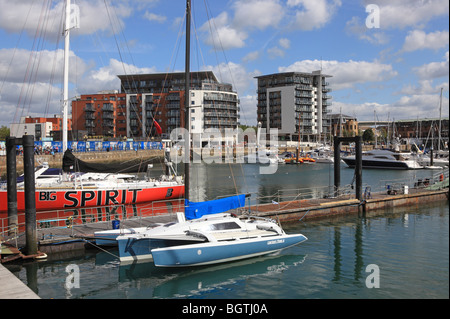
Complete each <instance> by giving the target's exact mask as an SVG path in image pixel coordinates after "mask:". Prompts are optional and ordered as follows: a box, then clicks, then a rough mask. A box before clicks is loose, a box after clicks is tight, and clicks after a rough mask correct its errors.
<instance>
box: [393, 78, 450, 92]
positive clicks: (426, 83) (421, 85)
mask: <svg viewBox="0 0 450 319" xmlns="http://www.w3.org/2000/svg"><path fill="white" fill-rule="evenodd" d="M441 88H443V89H444V91H448V88H449V86H448V82H442V83H439V84H435V85H434V86H433V80H421V81H419V82H418V84H417V85H405V86H404V87H403V88H402V89H401V90H400V92H399V94H404V95H415V94H416V95H417V94H419V95H424V94H425V95H426V94H431V95H432V94H437V92H440V89H441Z"/></svg>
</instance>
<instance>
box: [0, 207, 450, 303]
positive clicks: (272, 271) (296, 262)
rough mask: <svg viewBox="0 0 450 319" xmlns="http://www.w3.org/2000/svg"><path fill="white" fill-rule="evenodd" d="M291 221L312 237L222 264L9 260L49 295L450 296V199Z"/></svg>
mask: <svg viewBox="0 0 450 319" xmlns="http://www.w3.org/2000/svg"><path fill="white" fill-rule="evenodd" d="M284 229H285V230H286V232H287V233H296V232H301V233H304V234H306V235H307V236H308V241H306V242H305V243H302V244H301V245H298V246H294V247H291V248H289V249H286V250H284V251H282V252H281V253H280V254H279V255H276V256H266V257H259V258H252V259H247V260H243V261H237V262H232V263H227V264H220V265H215V266H205V267H199V268H195V267H193V268H183V269H166V268H157V267H155V266H154V265H153V264H152V263H135V264H128V265H121V264H120V263H119V261H118V259H117V250H108V251H107V252H98V251H89V252H88V253H84V252H83V253H82V254H81V255H65V256H58V257H57V259H56V260H52V259H49V260H47V261H42V262H27V263H23V264H15V265H11V264H6V266H7V267H8V268H10V269H11V270H12V271H13V272H14V273H15V274H16V275H17V276H18V277H19V278H20V279H21V280H22V281H24V282H26V283H27V284H28V285H29V286H30V287H31V288H32V289H33V290H34V291H35V292H36V293H38V294H39V295H40V296H41V297H42V298H64V297H68V298H185V297H190V298H346V297H349V298H391V297H394V298H418V297H420V298H422V297H425V298H428V297H431V298H436V297H437V298H442V297H446V298H448V252H449V251H448V233H449V229H448V203H445V204H442V203H438V204H435V205H426V206H425V205H424V206H422V205H421V206H417V207H404V208H395V209H392V211H390V212H389V213H386V212H384V211H375V212H368V213H367V214H366V216H365V217H359V216H357V215H354V216H347V217H338V218H334V219H327V220H323V221H308V222H307V223H304V222H301V223H287V224H285V225H284ZM94 252H95V253H94ZM70 264H76V265H78V266H79V267H80V277H81V278H80V279H81V280H80V288H79V289H75V288H74V289H71V290H70V291H69V292H68V291H67V290H66V289H65V288H64V283H65V280H66V277H67V273H66V272H65V267H66V266H67V265H70ZM368 264H376V265H378V266H379V267H380V271H381V276H382V277H381V287H380V289H367V288H366V286H365V280H366V278H367V276H368V274H367V273H366V267H367V266H368ZM419 288H420V289H419Z"/></svg>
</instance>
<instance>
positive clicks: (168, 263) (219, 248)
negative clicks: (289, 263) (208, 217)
mask: <svg viewBox="0 0 450 319" xmlns="http://www.w3.org/2000/svg"><path fill="white" fill-rule="evenodd" d="M306 239H307V238H306V237H305V236H303V235H301V234H298V235H286V234H285V235H279V236H269V237H259V238H249V239H237V240H234V241H220V242H207V243H200V244H191V245H184V246H172V247H166V248H157V249H153V250H152V255H153V262H154V264H155V266H158V267H188V266H202V265H210V264H216V263H222V262H230V261H235V260H240V259H245V258H251V257H256V256H262V255H268V254H273V253H277V252H279V251H281V250H282V249H285V248H288V247H291V246H294V245H297V244H299V243H301V242H303V241H305V240H306Z"/></svg>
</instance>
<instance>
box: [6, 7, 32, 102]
mask: <svg viewBox="0 0 450 319" xmlns="http://www.w3.org/2000/svg"><path fill="white" fill-rule="evenodd" d="M33 5H34V0H33V3H32V4H31V5H30V8H29V9H28V12H27V15H26V17H25V22H24V23H23V26H22V30H21V31H20V34H19V38H18V39H17V42H16V46H15V47H14V51H13V55H12V57H11V61H10V62H9V65H8V69H7V70H6V73H5V77H4V78H3V81H2V85H1V86H0V94H1V93H2V91H3V86H4V85H5V82H6V79H7V77H8V75H9V70H10V69H11V66H12V63H13V61H14V57H15V56H16V52H17V48H18V46H19V43H20V40H21V39H22V35H23V33H24V31H25V26H26V24H27V22H28V18H29V16H30V12H31V8H32V7H33Z"/></svg>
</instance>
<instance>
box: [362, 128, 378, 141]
mask: <svg viewBox="0 0 450 319" xmlns="http://www.w3.org/2000/svg"><path fill="white" fill-rule="evenodd" d="M362 138H363V141H364V142H372V141H373V140H375V134H374V133H373V130H372V129H371V128H368V129H367V130H365V131H364V133H363V136H362Z"/></svg>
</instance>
